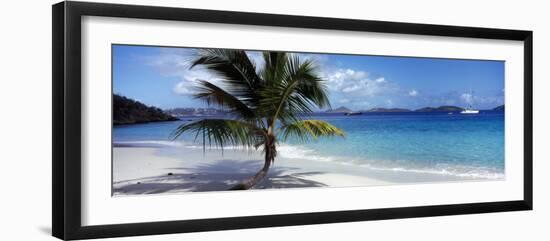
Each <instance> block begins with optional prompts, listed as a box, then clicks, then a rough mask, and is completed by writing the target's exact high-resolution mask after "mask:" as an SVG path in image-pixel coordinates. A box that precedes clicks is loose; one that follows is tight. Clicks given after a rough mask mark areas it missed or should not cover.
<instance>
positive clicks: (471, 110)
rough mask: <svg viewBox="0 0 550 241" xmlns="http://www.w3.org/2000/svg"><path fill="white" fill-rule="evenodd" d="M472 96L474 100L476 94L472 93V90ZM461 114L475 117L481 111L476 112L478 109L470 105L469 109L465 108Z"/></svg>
mask: <svg viewBox="0 0 550 241" xmlns="http://www.w3.org/2000/svg"><path fill="white" fill-rule="evenodd" d="M470 96H471V98H472V99H473V97H474V92H472V90H470ZM460 114H467V115H475V114H479V110H476V109H474V108H472V105H471V103H470V105H469V106H468V107H467V108H465V109H464V110H462V111H461V112H460Z"/></svg>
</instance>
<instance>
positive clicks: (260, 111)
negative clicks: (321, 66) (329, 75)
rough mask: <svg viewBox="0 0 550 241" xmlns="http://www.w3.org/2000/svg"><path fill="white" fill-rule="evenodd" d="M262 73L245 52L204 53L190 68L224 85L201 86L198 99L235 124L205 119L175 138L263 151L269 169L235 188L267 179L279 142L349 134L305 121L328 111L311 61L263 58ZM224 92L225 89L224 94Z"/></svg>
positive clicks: (288, 56)
mask: <svg viewBox="0 0 550 241" xmlns="http://www.w3.org/2000/svg"><path fill="white" fill-rule="evenodd" d="M262 54H263V62H265V64H264V65H263V66H261V68H257V67H256V64H255V63H254V62H253V61H252V60H251V59H250V58H249V56H248V55H247V53H246V52H245V51H243V50H227V49H204V50H200V51H199V52H198V54H197V57H196V58H195V59H194V60H193V61H192V64H191V67H190V68H194V67H196V66H199V65H200V66H203V67H205V68H206V69H208V70H210V71H213V73H215V74H216V75H217V76H219V77H221V79H222V84H223V86H222V85H215V84H213V83H212V82H209V81H206V80H200V81H199V83H198V87H197V92H196V93H195V94H194V97H195V98H197V99H202V100H204V101H206V103H207V104H208V105H216V106H218V107H221V108H224V109H226V110H228V111H229V112H230V113H232V116H234V117H235V118H232V119H201V120H198V121H194V122H190V123H186V124H182V125H181V126H179V127H178V128H177V129H176V130H175V131H174V133H173V138H174V139H175V138H177V137H179V136H180V135H181V134H183V133H186V132H192V133H194V135H195V140H197V139H198V138H200V137H202V144H203V148H205V146H206V143H208V145H209V146H212V145H213V144H214V146H215V147H219V148H223V147H224V146H226V145H237V146H243V147H245V148H255V149H256V150H257V149H259V148H261V150H262V151H263V153H264V154H265V160H264V166H263V168H262V169H261V170H260V171H258V173H256V175H254V176H252V177H250V178H248V179H246V180H244V181H242V182H241V183H240V184H238V185H236V186H234V187H233V188H231V189H232V190H244V189H249V188H252V187H253V186H254V185H256V184H257V183H259V182H260V181H261V180H262V179H263V178H264V177H265V176H266V175H267V172H268V170H269V167H270V166H271V164H272V163H273V162H274V160H275V157H276V155H277V143H278V141H286V140H287V139H288V138H290V137H294V138H297V139H298V140H301V141H306V140H309V139H315V140H316V139H317V138H318V137H321V136H342V137H344V135H345V134H344V132H343V131H342V130H341V129H339V128H337V127H335V126H333V125H331V124H330V123H328V122H325V121H321V120H310V119H302V118H301V117H302V116H303V115H304V114H307V113H311V112H312V109H314V108H315V107H317V108H324V107H329V106H330V103H329V100H328V97H327V91H326V87H325V85H324V80H322V79H321V78H320V77H318V76H317V75H316V73H315V66H314V63H313V61H312V60H301V59H300V58H299V56H298V55H293V54H287V53H284V52H263V53H262ZM222 87H223V88H222Z"/></svg>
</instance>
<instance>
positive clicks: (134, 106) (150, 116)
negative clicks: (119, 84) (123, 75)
mask: <svg viewBox="0 0 550 241" xmlns="http://www.w3.org/2000/svg"><path fill="white" fill-rule="evenodd" d="M175 120H179V119H178V118H176V117H173V116H171V115H169V114H166V113H164V112H163V111H162V110H161V109H159V108H157V107H153V106H147V105H145V104H143V103H141V102H139V101H135V100H133V99H130V98H127V97H125V96H121V95H117V94H113V125H124V124H136V123H147V122H156V121H175Z"/></svg>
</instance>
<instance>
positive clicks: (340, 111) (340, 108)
mask: <svg viewBox="0 0 550 241" xmlns="http://www.w3.org/2000/svg"><path fill="white" fill-rule="evenodd" d="M350 112H353V111H352V110H351V109H349V108H347V107H344V106H340V107H338V108H336V109H331V110H327V111H325V113H350Z"/></svg>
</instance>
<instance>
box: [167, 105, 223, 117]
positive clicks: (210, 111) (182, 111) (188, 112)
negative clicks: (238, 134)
mask: <svg viewBox="0 0 550 241" xmlns="http://www.w3.org/2000/svg"><path fill="white" fill-rule="evenodd" d="M165 112H166V113H168V114H170V115H172V116H176V117H186V116H223V115H227V114H230V113H229V112H228V111H226V110H220V109H216V108H192V107H188V108H172V109H167V110H165Z"/></svg>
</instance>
